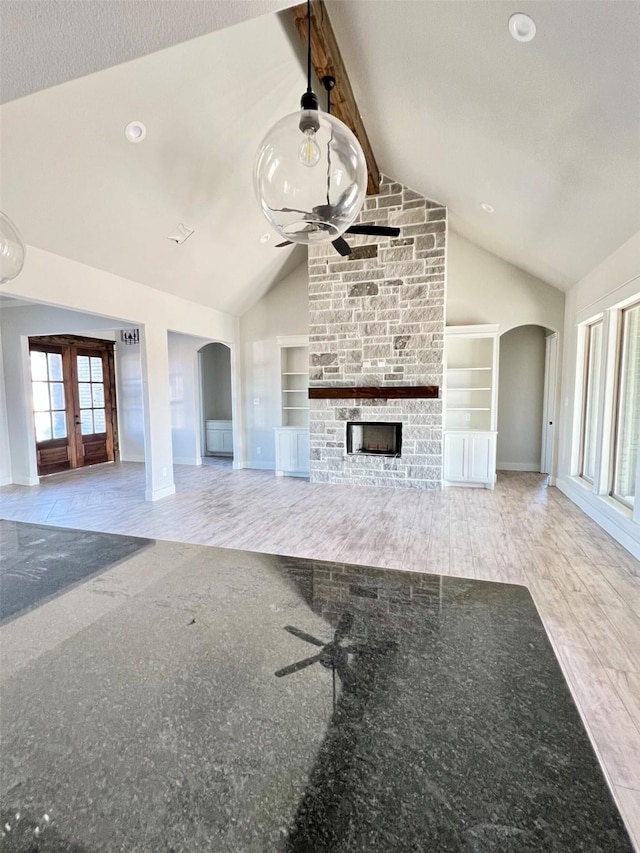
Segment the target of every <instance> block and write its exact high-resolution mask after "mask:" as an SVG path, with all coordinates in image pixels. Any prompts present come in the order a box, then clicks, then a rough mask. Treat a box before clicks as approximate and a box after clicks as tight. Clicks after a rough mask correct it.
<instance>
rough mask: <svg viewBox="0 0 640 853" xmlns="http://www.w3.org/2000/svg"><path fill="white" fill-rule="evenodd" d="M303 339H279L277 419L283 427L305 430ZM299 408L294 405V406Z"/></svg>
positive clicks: (306, 396) (306, 382)
mask: <svg viewBox="0 0 640 853" xmlns="http://www.w3.org/2000/svg"><path fill="white" fill-rule="evenodd" d="M308 343H309V341H308V338H306V337H303V336H302V335H293V336H290V337H279V338H278V346H279V347H280V391H281V395H280V402H281V405H280V415H281V421H280V423H281V425H282V426H283V427H298V428H303V429H308V425H309V367H308V365H309V346H308ZM296 403H297V404H298V405H295V404H296Z"/></svg>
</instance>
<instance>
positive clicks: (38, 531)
mask: <svg viewBox="0 0 640 853" xmlns="http://www.w3.org/2000/svg"><path fill="white" fill-rule="evenodd" d="M148 543H149V540H148V539H138V538H135V537H133V536H111V535H109V534H108V533H93V532H91V531H80V530H79V531H71V530H67V529H64V528H58V527H46V526H45V525H42V524H17V523H16V522H15V521H5V520H4V519H0V623H1V622H2V621H4V620H6V619H9V618H11V617H12V616H15V615H16V614H18V613H23V612H24V611H25V610H29V609H30V608H32V607H35V606H36V605H37V604H38V603H40V602H41V601H44V600H45V599H47V598H50V597H51V596H53V595H57V594H58V593H60V592H61V591H62V590H64V589H67V588H68V587H69V586H71V585H72V584H74V583H77V582H78V581H80V580H83V579H84V578H86V577H88V576H89V575H92V574H95V573H96V572H101V571H104V570H105V569H108V568H109V567H110V566H112V565H113V564H114V563H117V562H118V561H119V560H123V559H125V558H126V557H129V556H130V555H131V554H133V553H135V552H136V551H138V550H139V549H140V548H144V547H145V545H148Z"/></svg>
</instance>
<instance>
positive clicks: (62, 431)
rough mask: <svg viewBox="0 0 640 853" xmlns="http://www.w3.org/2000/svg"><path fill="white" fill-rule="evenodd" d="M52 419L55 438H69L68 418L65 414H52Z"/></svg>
mask: <svg viewBox="0 0 640 853" xmlns="http://www.w3.org/2000/svg"><path fill="white" fill-rule="evenodd" d="M51 419H52V420H53V437H54V438H66V437H67V418H66V415H65V413H64V412H52V413H51Z"/></svg>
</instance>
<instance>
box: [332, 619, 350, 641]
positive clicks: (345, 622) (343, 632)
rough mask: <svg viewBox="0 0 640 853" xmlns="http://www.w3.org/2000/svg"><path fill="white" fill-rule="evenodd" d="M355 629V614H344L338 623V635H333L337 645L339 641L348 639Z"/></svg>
mask: <svg viewBox="0 0 640 853" xmlns="http://www.w3.org/2000/svg"><path fill="white" fill-rule="evenodd" d="M352 628H353V614H352V613H349V612H348V611H347V612H346V613H343V614H342V616H341V617H340V620H339V622H338V627H337V628H336V633H335V634H334V635H333V642H334V643H337V642H339V640H344V638H345V637H348V636H349V634H350V633H351V629H352Z"/></svg>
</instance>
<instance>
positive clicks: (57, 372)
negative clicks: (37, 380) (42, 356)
mask: <svg viewBox="0 0 640 853" xmlns="http://www.w3.org/2000/svg"><path fill="white" fill-rule="evenodd" d="M47 361H48V363H49V379H50V380H51V381H52V382H62V356H61V355H60V353H59V352H49V353H47Z"/></svg>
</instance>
